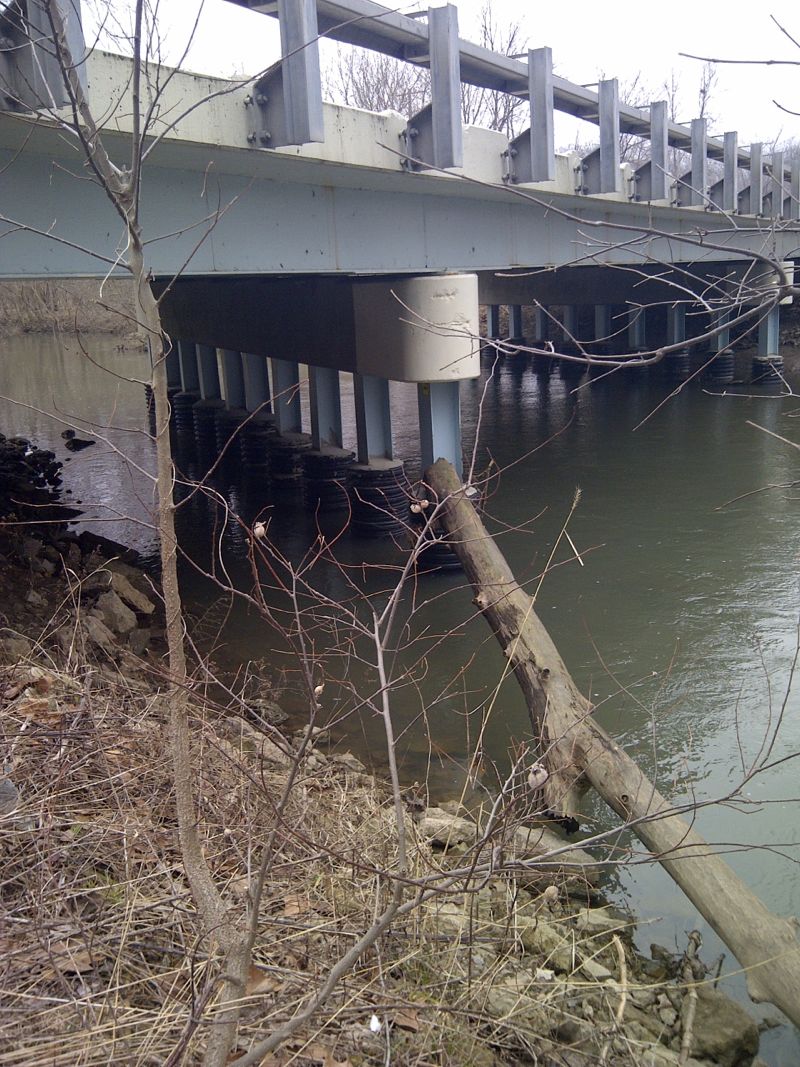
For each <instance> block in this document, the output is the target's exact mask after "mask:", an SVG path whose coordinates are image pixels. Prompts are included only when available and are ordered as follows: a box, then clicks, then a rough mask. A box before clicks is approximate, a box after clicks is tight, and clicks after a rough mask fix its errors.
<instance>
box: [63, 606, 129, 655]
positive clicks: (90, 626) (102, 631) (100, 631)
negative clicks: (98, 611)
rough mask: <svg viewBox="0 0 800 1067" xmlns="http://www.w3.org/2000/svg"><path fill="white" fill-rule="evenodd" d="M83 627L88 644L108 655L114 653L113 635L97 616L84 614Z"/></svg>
mask: <svg viewBox="0 0 800 1067" xmlns="http://www.w3.org/2000/svg"><path fill="white" fill-rule="evenodd" d="M64 629H66V627H65V628H64ZM83 629H84V632H85V634H86V637H87V639H88V641H89V643H90V644H92V645H95V646H96V647H97V648H99V649H100V651H101V652H105V653H106V654H107V655H109V656H113V655H115V654H116V652H117V651H118V650H117V643H116V641H115V639H114V635H113V633H112V632H111V630H109V628H108V627H107V626H106V624H105V623H104V622H103V620H102V619H101V618H99V616H97V615H92V614H89V615H86V616H84V619H83Z"/></svg>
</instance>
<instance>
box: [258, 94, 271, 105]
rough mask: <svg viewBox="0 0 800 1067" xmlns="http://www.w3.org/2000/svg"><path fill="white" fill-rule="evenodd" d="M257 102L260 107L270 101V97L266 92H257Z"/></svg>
mask: <svg viewBox="0 0 800 1067" xmlns="http://www.w3.org/2000/svg"><path fill="white" fill-rule="evenodd" d="M256 103H257V104H258V106H259V107H265V106H266V105H267V104H268V103H269V97H268V96H267V94H266V93H256Z"/></svg>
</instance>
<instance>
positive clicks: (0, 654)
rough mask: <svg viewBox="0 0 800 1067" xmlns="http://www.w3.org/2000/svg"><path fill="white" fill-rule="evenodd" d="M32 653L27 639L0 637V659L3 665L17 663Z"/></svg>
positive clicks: (31, 647) (31, 646)
mask: <svg viewBox="0 0 800 1067" xmlns="http://www.w3.org/2000/svg"><path fill="white" fill-rule="evenodd" d="M32 652H33V645H32V644H31V643H30V641H29V640H28V638H27V637H20V636H18V635H17V636H9V637H0V658H2V660H3V661H4V662H5V663H17V662H18V661H19V660H21V659H25V658H26V656H30V654H31V653H32Z"/></svg>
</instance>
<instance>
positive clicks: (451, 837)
mask: <svg viewBox="0 0 800 1067" xmlns="http://www.w3.org/2000/svg"><path fill="white" fill-rule="evenodd" d="M419 833H420V836H421V837H423V838H426V839H427V840H428V841H430V843H431V844H432V845H438V846H439V847H440V848H452V847H454V846H455V845H473V844H475V841H476V840H477V836H478V827H477V826H476V825H475V823H474V822H472V821H471V820H470V819H462V818H461V817H460V816H459V815H450V814H448V813H447V812H446V811H444V810H443V809H442V808H428V809H427V810H426V811H425V814H424V815H423V816H422V818H421V819H420V822H419Z"/></svg>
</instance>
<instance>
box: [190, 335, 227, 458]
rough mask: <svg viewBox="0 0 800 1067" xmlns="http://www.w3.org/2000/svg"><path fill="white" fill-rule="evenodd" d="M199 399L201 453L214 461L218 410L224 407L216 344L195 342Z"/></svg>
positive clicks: (196, 431)
mask: <svg viewBox="0 0 800 1067" xmlns="http://www.w3.org/2000/svg"><path fill="white" fill-rule="evenodd" d="M195 352H196V354H197V379H198V382H199V384H200V399H199V400H198V401H197V403H196V404H195V405H194V407H193V408H192V415H193V418H194V436H195V439H196V440H197V446H198V455H199V456H200V458H201V459H203V460H205V461H208V462H209V463H210V462H212V461H213V460H214V459H215V458H216V455H217V431H216V424H217V412H218V411H219V410H220V408H224V407H225V401H224V400H223V399H222V389H221V386H220V380H219V365H218V363H217V350H216V348H214V347H213V345H195Z"/></svg>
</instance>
